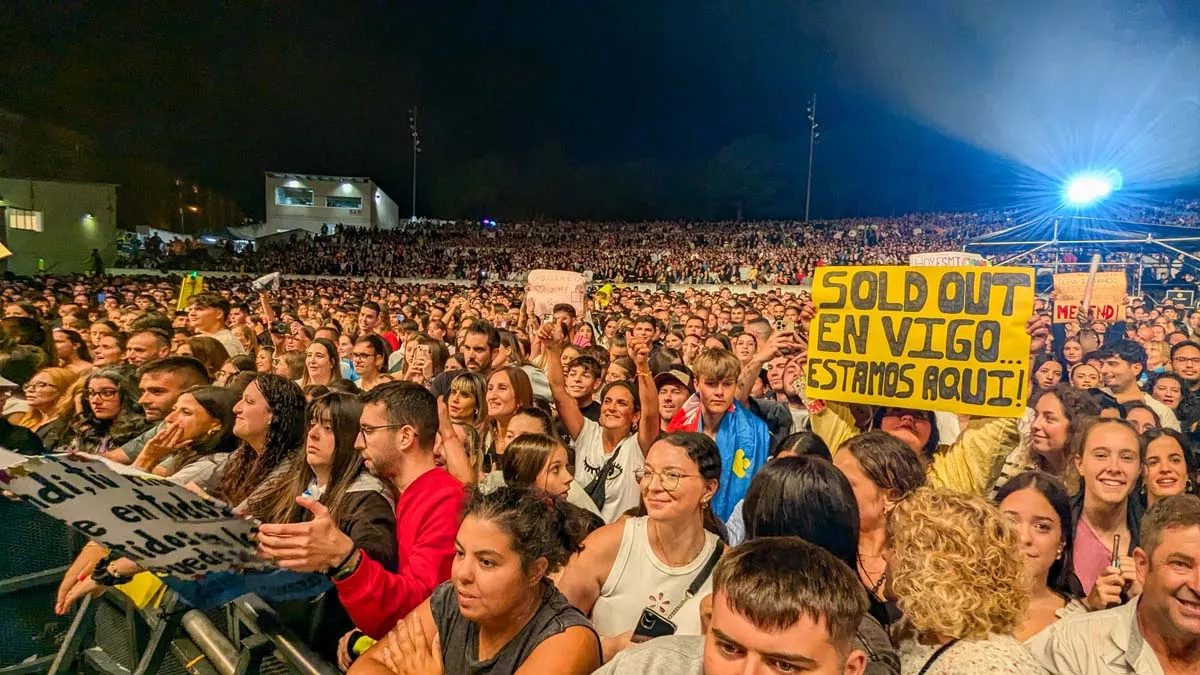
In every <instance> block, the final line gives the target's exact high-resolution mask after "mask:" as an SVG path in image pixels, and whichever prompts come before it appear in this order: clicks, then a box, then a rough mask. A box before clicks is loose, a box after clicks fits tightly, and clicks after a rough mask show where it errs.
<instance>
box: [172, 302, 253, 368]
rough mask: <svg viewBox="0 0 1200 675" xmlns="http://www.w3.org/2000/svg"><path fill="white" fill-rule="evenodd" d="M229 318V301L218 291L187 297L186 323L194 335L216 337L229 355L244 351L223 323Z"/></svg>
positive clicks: (236, 354)
mask: <svg viewBox="0 0 1200 675" xmlns="http://www.w3.org/2000/svg"><path fill="white" fill-rule="evenodd" d="M228 320H229V301H228V300H226V299H225V298H223V297H221V295H220V294H219V293H212V292H204V293H198V294H196V295H193V296H192V297H190V298H188V312H187V325H188V327H190V328H191V329H192V330H193V331H195V332H196V335H201V336H205V337H210V338H214V339H216V340H217V341H218V342H220V343H221V344H222V345H224V346H225V351H226V352H228V353H229V355H230V356H239V355H241V354H245V353H246V348H245V347H243V346H242V343H240V342H238V339H237V338H235V337H234V336H233V333H231V332H230V331H229V328H228V327H227V326H226V325H225V323H226V322H227V321H228Z"/></svg>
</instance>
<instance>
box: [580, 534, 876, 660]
mask: <svg viewBox="0 0 1200 675" xmlns="http://www.w3.org/2000/svg"><path fill="white" fill-rule="evenodd" d="M712 585H713V613H712V619H711V621H710V623H709V628H708V632H707V634H705V635H668V636H665V637H658V638H654V639H652V640H649V641H647V642H645V643H644V644H641V645H639V646H636V647H633V648H631V649H626V650H624V651H622V652H620V653H618V654H617V656H616V657H615V658H614V659H613V660H612V661H610V662H609V663H608V664H607V665H605V666H604V667H602V668H601V669H600V670H598V671H596V675H627V674H630V675H632V674H635V673H636V674H639V675H640V674H642V673H645V674H647V675H650V674H653V675H745V674H746V673H788V672H795V673H811V674H814V675H862V673H864V672H866V655H865V654H864V653H863V652H862V651H860V650H858V649H855V648H854V636H855V634H856V633H857V631H858V626H859V624H860V623H861V622H862V619H863V615H864V614H866V611H867V595H866V592H865V591H864V590H863V586H862V582H860V581H859V580H858V576H857V575H856V574H855V573H854V571H853V570H851V569H850V568H849V567H847V566H846V564H845V563H843V562H842V561H840V560H838V559H837V558H836V557H834V555H833V554H832V553H829V552H828V551H826V550H824V549H822V548H820V547H818V546H814V545H813V544H810V543H808V542H806V541H804V540H803V539H800V538H799V537H764V538H762V539H755V540H753V541H750V542H747V543H745V544H742V545H740V546H737V547H735V548H733V549H731V550H730V551H729V552H728V553H726V554H725V555H724V556H723V557H722V558H721V561H720V562H719V563H717V567H716V569H715V570H714V571H713V582H712Z"/></svg>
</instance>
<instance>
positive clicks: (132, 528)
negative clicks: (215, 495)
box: [0, 450, 272, 579]
mask: <svg viewBox="0 0 1200 675" xmlns="http://www.w3.org/2000/svg"><path fill="white" fill-rule="evenodd" d="M0 486H3V488H4V489H5V490H8V491H9V492H12V493H13V494H15V495H17V496H18V497H20V498H21V500H22V501H24V502H25V503H26V504H29V505H31V506H33V507H34V508H36V509H38V510H39V511H41V512H43V513H45V514H47V515H49V516H51V517H52V518H56V519H58V520H61V521H63V522H64V523H66V524H67V525H69V526H70V527H72V528H73V529H75V530H78V531H79V532H82V533H83V534H84V535H86V536H87V537H88V538H89V539H92V540H94V541H96V542H97V543H100V544H103V545H104V546H106V547H108V548H110V549H112V550H114V551H119V552H120V553H121V554H122V555H124V556H126V557H128V558H130V559H132V560H134V561H136V562H138V563H139V564H140V565H141V566H142V567H143V568H145V569H147V570H149V571H151V572H155V573H157V574H166V575H169V576H172V577H178V578H181V579H195V578H198V577H202V576H204V575H206V574H211V573H213V572H228V571H235V572H236V571H243V570H250V569H270V568H272V565H271V564H270V563H268V562H266V561H264V560H261V559H259V558H258V557H257V556H256V555H255V549H256V543H255V541H254V536H255V534H256V533H257V532H258V526H257V524H255V523H254V521H252V520H248V519H246V518H242V517H240V516H236V515H234V514H233V512H232V511H231V510H230V509H229V507H227V506H226V505H225V504H222V503H220V502H217V501H214V500H212V499H206V498H204V497H201V496H200V495H197V494H195V493H194V492H192V491H190V490H188V489H186V488H184V487H182V486H180V485H176V484H175V483H172V482H171V481H169V480H166V479H165V478H159V477H158V476H152V475H150V474H147V473H143V472H140V471H137V470H135V469H131V468H129V467H119V465H116V464H111V463H109V462H106V461H105V460H102V459H100V458H98V457H94V456H89V455H42V456H39V457H24V456H22V455H18V454H15V453H12V452H8V451H6V450H0Z"/></svg>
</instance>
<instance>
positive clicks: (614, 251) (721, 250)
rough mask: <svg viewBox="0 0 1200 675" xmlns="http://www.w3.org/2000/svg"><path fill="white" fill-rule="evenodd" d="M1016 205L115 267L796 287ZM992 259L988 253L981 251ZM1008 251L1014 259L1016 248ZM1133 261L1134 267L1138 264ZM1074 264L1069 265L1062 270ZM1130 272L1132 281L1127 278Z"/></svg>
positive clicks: (1132, 256) (331, 247)
mask: <svg viewBox="0 0 1200 675" xmlns="http://www.w3.org/2000/svg"><path fill="white" fill-rule="evenodd" d="M1193 206H1195V205H1194V204H1189V203H1181V204H1176V205H1174V207H1172V208H1169V209H1168V208H1166V207H1163V208H1159V209H1150V208H1147V209H1144V210H1141V211H1137V212H1131V213H1129V214H1125V215H1126V216H1127V217H1129V218H1137V219H1139V220H1145V221H1147V222H1172V223H1175V224H1184V225H1189V226H1191V225H1196V224H1197V222H1196V218H1197V217H1200V216H1197V214H1200V209H1196V208H1192V207H1193ZM1019 218H1020V214H1019V213H1018V212H1016V211H1011V210H1010V211H1001V210H995V211H980V212H974V213H934V214H924V213H922V214H908V215H904V216H898V217H890V218H852V219H843V220H816V221H812V222H810V223H803V222H800V221H739V222H732V221H729V222H687V221H660V222H509V223H501V224H496V223H493V222H492V221H486V222H484V223H480V222H475V221H472V222H445V221H439V222H420V223H413V224H405V225H404V226H402V227H401V228H399V229H394V230H365V229H358V228H344V227H337V226H334V227H332V228H327V229H326V231H325V232H323V233H322V234H317V235H310V234H309V233H307V232H296V233H294V234H293V235H291V236H287V237H279V238H276V239H275V240H273V241H270V242H266V243H263V244H261V245H260V246H259V247H258V248H254V247H244V248H242V249H240V251H239V250H235V248H234V247H233V245H232V244H231V243H229V242H226V243H225V245H223V246H201V245H199V244H196V243H193V245H187V243H186V242H181V241H178V240H177V241H175V242H172V244H171V245H170V246H166V245H163V244H161V243H155V242H154V240H153V238H151V239H149V240H146V242H144V243H143V244H142V245H141V246H140V247H135V248H133V249H131V250H130V251H127V252H125V253H123V255H122V256H121V259H120V260H119V261H118V265H117V266H118V267H141V268H153V269H160V268H161V269H176V270H193V269H200V270H219V271H239V272H247V273H262V272H270V271H274V270H288V271H289V272H292V273H296V274H311V275H336V276H382V277H392V278H410V279H467V280H476V279H480V278H486V279H489V280H505V281H518V280H520V279H522V278H523V275H524V274H525V272H526V271H527V270H530V269H569V270H574V271H578V272H587V273H590V274H591V275H592V277H594V278H595V279H603V280H607V281H615V282H635V281H636V282H669V283H689V284H705V283H712V284H729V283H734V284H747V283H762V284H780V285H791V284H799V283H802V282H803V281H804V279H806V278H807V277H809V276H811V275H812V273H813V270H814V269H815V268H816V267H818V266H821V265H852V264H905V263H907V261H908V256H909V255H910V254H913V253H923V252H929V251H946V250H961V249H962V247H963V245H964V244H965V243H967V242H969V241H971V240H972V239H973V238H975V237H977V236H979V235H982V234H985V233H988V232H993V231H996V230H1000V229H1004V228H1007V227H1011V226H1013V225H1014V223H1015V219H1019ZM1097 250H1098V249H1095V247H1092V248H1084V247H1079V246H1068V247H1065V248H1061V249H1047V250H1043V251H1040V252H1037V253H1035V254H1033V257H1032V258H1031V260H1033V261H1035V262H1038V261H1040V262H1047V261H1050V260H1054V259H1056V258H1055V256H1057V260H1058V261H1059V262H1067V263H1070V262H1072V261H1074V262H1081V263H1083V264H1086V263H1087V262H1088V261H1089V260H1090V259H1091V254H1092V253H1094V252H1097ZM984 252H985V253H988V254H989V257H991V251H984ZM1099 252H1101V253H1102V254H1103V256H1104V259H1105V261H1106V262H1111V263H1122V262H1131V261H1135V260H1136V259H1138V258H1139V257H1140V255H1141V254H1140V252H1138V250H1137V249H1135V248H1131V247H1126V249H1121V248H1120V247H1117V248H1113V249H1111V250H1109V249H1105V250H1102V251H1099ZM1000 255H1002V256H1008V255H1013V254H1012V253H1003V252H1001V253H1000ZM1182 262H1183V259H1182V258H1178V259H1174V257H1172V259H1171V260H1168V261H1166V263H1165V264H1164V265H1162V266H1160V267H1161V269H1157V268H1156V269H1153V270H1152V269H1150V267H1149V266H1148V267H1147V268H1146V270H1145V273H1146V275H1147V278H1146V279H1145V281H1146V282H1147V283H1152V284H1156V283H1158V282H1159V275H1160V274H1162V273H1164V272H1166V273H1170V274H1176V273H1178V272H1179V271H1180V270H1179V268H1180V267H1181V265H1182ZM1136 267H1137V265H1136V262H1135V264H1134V265H1132V266H1131V268H1130V269H1131V274H1134V273H1136V270H1135V269H1134V268H1136ZM1064 269H1068V268H1064ZM1131 281H1132V280H1131Z"/></svg>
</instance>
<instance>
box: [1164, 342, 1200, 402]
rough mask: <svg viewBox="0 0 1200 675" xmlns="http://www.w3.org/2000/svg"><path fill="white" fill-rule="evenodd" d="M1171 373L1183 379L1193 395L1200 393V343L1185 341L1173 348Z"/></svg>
mask: <svg viewBox="0 0 1200 675" xmlns="http://www.w3.org/2000/svg"><path fill="white" fill-rule="evenodd" d="M1171 372H1173V373H1175V374H1176V375H1178V376H1179V377H1182V378H1183V381H1184V383H1186V384H1187V388H1188V390H1190V391H1191V392H1192V393H1193V394H1195V393H1200V343H1196V342H1193V341H1192V340H1185V341H1184V342H1180V343H1178V344H1176V345H1175V346H1174V347H1171Z"/></svg>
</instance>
